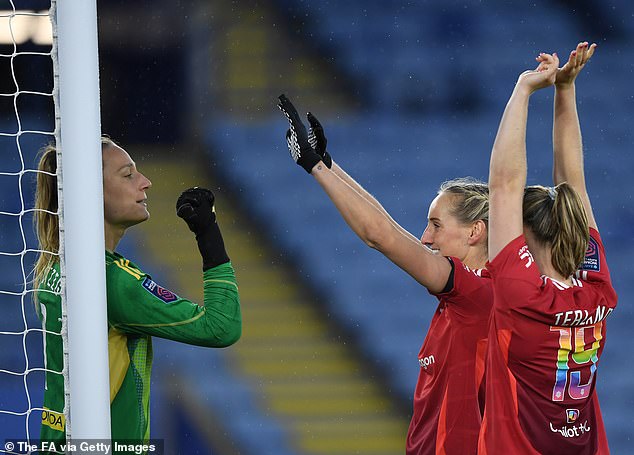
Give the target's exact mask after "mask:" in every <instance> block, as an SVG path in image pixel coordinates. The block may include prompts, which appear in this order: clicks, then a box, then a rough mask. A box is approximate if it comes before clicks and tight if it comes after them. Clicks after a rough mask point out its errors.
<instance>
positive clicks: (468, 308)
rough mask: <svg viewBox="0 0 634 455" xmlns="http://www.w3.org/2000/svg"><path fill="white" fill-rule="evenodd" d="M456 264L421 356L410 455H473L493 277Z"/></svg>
mask: <svg viewBox="0 0 634 455" xmlns="http://www.w3.org/2000/svg"><path fill="white" fill-rule="evenodd" d="M452 261H453V263H454V280H453V289H452V290H451V291H449V292H447V293H444V294H438V295H437V297H438V299H439V304H438V308H437V310H436V313H435V314H434V317H433V318H432V321H431V325H430V327H429V331H428V332H427V337H426V338H425V341H424V343H423V346H422V348H421V350H420V353H419V355H418V362H419V364H420V367H421V368H420V373H419V375H418V383H417V384H416V391H415V393H414V412H413V416H412V420H411V422H410V426H409V431H408V434H407V454H408V455H423V454H424V455H427V454H446V455H465V454H474V453H475V451H476V448H477V444H478V433H479V431H480V422H481V417H480V416H481V413H480V405H479V401H478V390H479V388H480V385H481V382H482V380H483V378H484V361H485V354H486V337H487V334H488V327H489V324H488V322H489V316H490V313H491V306H492V304H493V288H492V283H491V276H490V275H489V272H488V271H487V270H486V269H482V270H471V269H469V268H468V267H466V266H465V265H463V264H462V262H460V261H459V260H458V259H456V258H452Z"/></svg>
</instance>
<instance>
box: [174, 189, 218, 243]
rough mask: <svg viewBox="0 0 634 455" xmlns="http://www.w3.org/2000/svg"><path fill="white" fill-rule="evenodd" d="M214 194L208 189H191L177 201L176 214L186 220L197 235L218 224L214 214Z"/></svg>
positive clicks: (183, 193)
mask: <svg viewBox="0 0 634 455" xmlns="http://www.w3.org/2000/svg"><path fill="white" fill-rule="evenodd" d="M215 199H216V198H215V196H214V193H213V192H212V191H211V190H208V189H206V188H199V187H194V188H189V189H187V190H185V191H183V192H182V193H181V195H180V196H179V197H178V200H177V201H176V214H177V215H178V216H179V217H180V218H182V219H183V220H185V222H186V223H187V226H188V227H189V229H190V230H191V231H192V232H193V233H194V234H196V235H198V234H200V233H201V232H203V231H204V230H206V229H208V228H209V227H210V226H211V225H212V224H215V223H216V214H215V213H214V201H215Z"/></svg>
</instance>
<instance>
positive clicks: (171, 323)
mask: <svg viewBox="0 0 634 455" xmlns="http://www.w3.org/2000/svg"><path fill="white" fill-rule="evenodd" d="M192 305H196V304H195V303H193V304H192ZM204 314H205V308H202V309H201V312H200V313H198V314H197V315H196V316H194V317H193V318H189V319H186V320H184V321H177V322H167V323H165V324H128V323H127V322H124V323H122V324H117V325H119V326H127V327H176V326H178V325H185V324H189V323H190V322H194V321H196V320H197V319H200V318H201V317H203V316H204Z"/></svg>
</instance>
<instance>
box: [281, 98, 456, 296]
mask: <svg viewBox="0 0 634 455" xmlns="http://www.w3.org/2000/svg"><path fill="white" fill-rule="evenodd" d="M279 107H280V109H281V110H282V112H284V114H285V115H286V116H287V118H288V119H289V122H290V125H291V128H290V129H289V132H288V133H287V141H288V143H289V149H290V150H291V156H292V157H293V159H294V160H295V161H296V163H297V164H299V165H300V166H302V167H303V168H304V169H305V170H306V171H307V172H309V173H310V174H311V175H312V176H313V177H314V178H315V180H316V181H317V182H318V183H319V185H320V186H321V187H322V188H323V189H324V191H325V192H326V194H327V195H328V197H329V198H330V199H331V200H332V201H333V203H334V204H335V207H337V210H339V213H340V214H341V216H342V217H343V219H344V220H345V221H346V223H347V224H348V226H350V228H351V229H352V230H353V231H354V233H355V234H357V236H358V237H359V238H360V239H361V240H363V241H364V242H365V243H366V244H367V245H368V246H370V247H372V248H374V249H376V250H378V251H380V252H381V253H383V254H384V255H385V256H386V257H387V258H388V259H390V260H391V261H392V262H394V263H395V264H396V265H397V266H399V267H400V268H401V269H403V270H404V271H405V272H407V273H408V274H410V275H411V276H412V277H413V278H414V279H415V280H416V281H418V282H419V283H421V284H422V285H423V286H425V287H426V288H427V289H429V290H430V291H431V292H436V293H438V292H441V291H442V290H443V289H444V288H445V286H446V284H447V280H448V279H449V275H450V272H451V265H450V263H449V261H448V260H447V259H446V258H444V257H442V256H440V255H437V254H434V253H433V252H432V251H431V250H430V249H429V248H427V247H426V246H424V245H423V244H422V243H421V242H420V240H419V239H417V238H416V237H415V236H413V235H412V234H410V233H409V232H407V231H406V230H405V229H403V228H402V227H401V226H400V225H399V224H398V223H397V222H396V221H394V220H393V219H392V217H391V216H390V215H389V214H388V213H387V212H386V211H385V209H384V208H383V206H381V204H380V203H379V202H378V201H377V200H376V199H375V198H374V197H372V196H371V195H370V194H369V193H368V192H367V191H366V190H364V189H363V188H362V187H361V185H359V184H358V183H357V182H356V181H354V179H353V178H352V177H350V176H349V175H348V174H347V173H345V171H343V169H341V168H340V167H339V166H337V165H336V164H334V163H332V159H331V158H330V155H327V154H326V152H325V142H326V140H325V135H324V134H323V128H321V125H319V128H317V127H316V125H318V122H317V123H315V121H316V119H315V118H314V116H312V114H311V115H309V117H308V118H309V122H310V124H311V133H308V132H306V129H305V127H304V125H303V123H302V122H301V119H300V117H299V115H298V114H297V111H296V109H295V107H294V106H293V105H292V103H291V102H290V101H289V100H288V98H286V97H285V96H283V95H282V96H281V97H280V104H279ZM317 131H318V134H317V135H316V136H317V138H318V139H317V138H314V137H313V133H314V132H317ZM309 137H311V140H310V141H309ZM319 144H322V145H323V147H321V146H320V145H319Z"/></svg>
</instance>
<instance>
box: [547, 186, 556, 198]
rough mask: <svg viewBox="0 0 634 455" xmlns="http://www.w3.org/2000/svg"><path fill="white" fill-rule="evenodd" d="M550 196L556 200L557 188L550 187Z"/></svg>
mask: <svg viewBox="0 0 634 455" xmlns="http://www.w3.org/2000/svg"><path fill="white" fill-rule="evenodd" d="M547 190H548V196H549V197H550V198H551V199H552V200H553V201H554V200H555V196H557V190H555V188H553V187H548V188H547Z"/></svg>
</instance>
